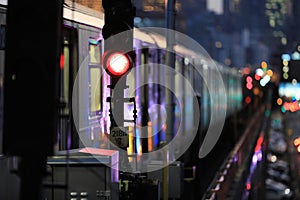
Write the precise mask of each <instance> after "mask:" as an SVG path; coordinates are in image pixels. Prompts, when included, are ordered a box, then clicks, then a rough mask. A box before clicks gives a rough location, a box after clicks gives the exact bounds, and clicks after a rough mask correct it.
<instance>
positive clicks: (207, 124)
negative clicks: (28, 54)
mask: <svg viewBox="0 0 300 200" xmlns="http://www.w3.org/2000/svg"><path fill="white" fill-rule="evenodd" d="M1 15H5V6H4V7H3V8H2V11H1ZM63 17H64V18H63V25H64V26H63V42H62V44H61V56H60V69H59V70H60V71H59V77H57V81H58V83H59V84H58V87H59V97H58V99H59V101H60V105H61V106H60V110H59V116H58V118H59V123H58V131H57V138H58V139H57V144H56V146H55V149H56V151H58V152H59V151H64V150H67V149H77V148H84V147H92V148H100V149H116V148H117V149H118V147H116V146H115V145H114V144H113V143H112V142H110V140H111V138H110V125H111V122H110V115H111V114H112V113H113V111H112V109H113V108H111V107H110V103H109V102H107V100H108V99H109V98H110V96H111V89H110V88H109V87H108V85H110V79H111V77H110V76H109V75H108V74H107V73H106V71H105V70H104V69H103V67H102V56H103V51H104V45H105V42H104V40H103V38H102V35H101V30H102V27H103V25H104V16H103V13H100V12H96V11H95V10H92V9H89V8H86V7H84V6H82V5H79V4H77V3H74V2H69V1H65V2H64V8H63ZM1 19H5V18H1ZM1 23H2V24H1V29H5V22H3V21H1ZM1 32H2V30H1ZM173 34H174V35H175V38H176V40H175V44H174V45H173V46H172V48H173V49H172V50H171V51H172V53H173V55H174V57H175V60H174V66H171V67H169V66H168V54H169V51H170V50H167V46H166V37H165V30H164V29H162V28H150V27H149V28H135V29H134V41H133V50H134V52H135V62H134V67H133V68H132V70H131V71H130V72H129V73H128V75H127V76H126V78H127V79H126V80H127V81H126V84H127V85H128V89H126V90H124V91H125V92H124V94H125V98H133V99H134V102H126V103H125V105H124V108H125V109H124V116H125V118H128V119H130V120H131V121H130V120H128V122H127V123H125V124H124V126H126V127H127V131H128V133H129V136H128V138H127V139H125V143H126V144H125V146H126V148H125V151H124V152H125V154H126V156H128V162H129V164H130V166H131V169H130V171H133V172H147V170H149V168H147V167H149V165H150V164H151V163H153V162H154V161H156V160H159V161H162V162H163V160H164V159H163V158H164V155H165V151H164V150H166V149H167V150H168V152H167V154H168V160H167V164H168V163H172V162H173V161H175V160H178V161H181V162H182V163H183V164H184V166H185V167H193V166H195V165H197V162H195V160H197V159H200V158H204V157H205V156H206V155H207V154H209V152H210V151H211V150H212V148H213V147H214V145H215V144H216V143H217V141H218V139H219V137H220V134H221V131H222V128H223V126H224V123H225V121H226V119H228V118H230V117H232V116H234V115H235V114H236V113H238V112H240V111H241V109H242V108H243V106H242V105H243V91H242V84H243V83H242V74H241V73H240V72H239V71H238V70H237V69H235V68H230V67H228V66H225V65H223V64H221V63H218V62H217V61H215V60H213V59H212V58H210V56H209V55H208V53H206V51H205V50H204V49H202V48H201V46H200V45H199V44H198V43H197V42H195V41H194V40H192V39H191V38H189V37H188V36H185V35H184V34H182V33H179V32H176V31H174V32H173ZM1 45H2V43H1ZM1 60H2V61H3V60H4V59H1ZM1 66H4V63H1ZM1 73H2V74H3V69H1ZM170 74H171V75H170ZM170 77H171V78H170ZM168 91H171V94H169V93H170V92H168ZM170 96H171V97H172V99H173V102H172V101H171V102H170V101H169V98H170ZM168 106H171V107H172V108H171V110H172V111H173V118H172V121H171V123H170V122H169V124H167V121H168V119H167V118H168V117H169V116H167V111H166V107H168ZM135 111H136V112H137V119H136V120H135V122H136V123H134V122H133V121H134V120H133V119H134V117H133V114H132V113H134V112H135ZM121 114H122V113H121ZM167 126H173V127H172V132H171V133H168V132H167ZM127 140H128V141H127ZM165 147H168V148H165ZM122 150H124V148H122ZM119 168H120V170H121V171H128V169H127V167H126V166H123V165H122V166H119ZM132 168H134V169H132ZM157 169H158V168H157Z"/></svg>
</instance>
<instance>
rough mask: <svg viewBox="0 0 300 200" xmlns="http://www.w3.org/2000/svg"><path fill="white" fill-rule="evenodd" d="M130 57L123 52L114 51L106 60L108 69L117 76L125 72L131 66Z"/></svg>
mask: <svg viewBox="0 0 300 200" xmlns="http://www.w3.org/2000/svg"><path fill="white" fill-rule="evenodd" d="M130 64H131V62H130V60H129V58H128V57H127V56H126V55H124V54H122V53H118V52H116V53H112V54H110V55H109V57H108V58H107V60H106V70H108V72H109V73H111V74H112V75H115V76H121V75H123V74H125V73H126V72H127V71H128V70H129V68H130Z"/></svg>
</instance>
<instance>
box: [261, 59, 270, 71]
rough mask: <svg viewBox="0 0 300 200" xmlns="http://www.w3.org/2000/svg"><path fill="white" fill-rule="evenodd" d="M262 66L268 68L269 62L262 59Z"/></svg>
mask: <svg viewBox="0 0 300 200" xmlns="http://www.w3.org/2000/svg"><path fill="white" fill-rule="evenodd" d="M261 67H262V68H263V69H266V68H267V67H268V64H267V63H266V62H265V61H262V62H261Z"/></svg>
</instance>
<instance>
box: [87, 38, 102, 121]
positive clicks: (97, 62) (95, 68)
mask: <svg viewBox="0 0 300 200" xmlns="http://www.w3.org/2000/svg"><path fill="white" fill-rule="evenodd" d="M101 55H102V54H101V43H100V42H97V41H96V40H95V39H92V38H90V39H89V88H90V91H89V95H90V96H89V100H90V102H89V104H90V105H89V109H90V112H89V117H99V115H100V113H101V110H102V79H101Z"/></svg>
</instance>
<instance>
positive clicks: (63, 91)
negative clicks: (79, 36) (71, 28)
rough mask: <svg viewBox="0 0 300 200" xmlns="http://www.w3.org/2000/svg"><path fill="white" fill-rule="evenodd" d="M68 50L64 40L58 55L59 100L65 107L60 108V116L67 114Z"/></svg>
mask: <svg viewBox="0 0 300 200" xmlns="http://www.w3.org/2000/svg"><path fill="white" fill-rule="evenodd" d="M69 61H70V48H69V41H68V40H67V39H66V38H65V39H64V41H63V49H62V52H61V55H60V79H61V85H60V99H61V101H62V103H64V104H65V106H64V107H63V108H62V114H64V115H68V114H69V78H70V77H69V73H70V62H69Z"/></svg>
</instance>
